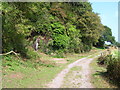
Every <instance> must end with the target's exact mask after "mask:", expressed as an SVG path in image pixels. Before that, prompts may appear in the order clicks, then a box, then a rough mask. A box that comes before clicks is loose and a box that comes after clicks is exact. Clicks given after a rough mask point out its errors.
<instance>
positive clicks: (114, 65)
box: [107, 58, 120, 84]
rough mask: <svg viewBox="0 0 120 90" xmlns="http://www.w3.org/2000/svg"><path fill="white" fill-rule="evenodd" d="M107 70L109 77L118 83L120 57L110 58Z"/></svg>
mask: <svg viewBox="0 0 120 90" xmlns="http://www.w3.org/2000/svg"><path fill="white" fill-rule="evenodd" d="M107 72H108V74H109V75H110V77H111V79H115V80H117V82H118V83H119V84H120V58H112V60H111V61H109V64H108V66H107Z"/></svg>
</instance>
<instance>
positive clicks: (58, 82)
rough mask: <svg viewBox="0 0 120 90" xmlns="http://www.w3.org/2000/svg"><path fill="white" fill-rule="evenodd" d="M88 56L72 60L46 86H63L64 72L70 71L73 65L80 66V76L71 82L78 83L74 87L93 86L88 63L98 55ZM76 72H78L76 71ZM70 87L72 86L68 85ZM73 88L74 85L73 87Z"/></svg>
mask: <svg viewBox="0 0 120 90" xmlns="http://www.w3.org/2000/svg"><path fill="white" fill-rule="evenodd" d="M90 57H91V55H90V56H88V57H85V58H82V59H79V60H77V61H75V62H73V63H72V64H69V65H68V66H67V68H65V69H64V70H62V71H61V72H60V73H59V74H58V75H57V76H56V77H55V78H54V79H53V80H52V82H50V83H49V84H48V86H47V87H48V88H61V86H63V84H64V82H63V81H64V79H65V78H64V77H65V76H66V74H67V73H68V72H69V71H70V69H71V68H73V67H75V66H81V67H82V70H80V71H79V75H80V76H81V77H80V78H79V79H78V80H77V81H76V80H75V79H74V80H75V81H74V80H72V81H71V82H74V83H80V85H79V86H77V87H76V88H93V86H92V85H91V83H90V67H89V64H90V62H91V61H92V60H94V58H96V57H98V55H97V56H95V57H92V58H90ZM74 73H75V72H74ZM76 73H78V71H76ZM70 88H72V87H70ZM74 88H75V87H74Z"/></svg>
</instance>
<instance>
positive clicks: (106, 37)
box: [95, 26, 116, 47]
mask: <svg viewBox="0 0 120 90" xmlns="http://www.w3.org/2000/svg"><path fill="white" fill-rule="evenodd" d="M105 41H107V42H110V43H112V44H115V42H116V41H115V37H114V36H112V31H111V29H110V28H109V27H108V26H104V30H103V32H102V33H101V36H100V38H99V39H98V42H97V43H96V45H95V46H96V47H104V43H105Z"/></svg>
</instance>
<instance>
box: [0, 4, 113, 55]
mask: <svg viewBox="0 0 120 90" xmlns="http://www.w3.org/2000/svg"><path fill="white" fill-rule="evenodd" d="M2 17H3V18H2V23H3V24H2V28H3V38H2V41H3V52H8V51H10V50H14V51H15V52H19V53H21V55H23V56H25V55H26V52H27V49H28V48H27V46H29V45H32V43H33V41H34V40H35V38H36V37H37V36H41V37H42V38H44V39H41V43H40V47H39V48H40V50H41V51H43V52H45V53H52V52H54V51H60V52H75V53H81V52H86V51H90V50H91V48H92V46H93V45H96V43H97V42H98V41H99V38H100V37H101V36H102V33H101V32H103V31H104V29H105V28H107V27H104V26H103V25H102V24H101V20H100V17H99V16H98V14H97V13H94V12H93V11H92V7H91V4H90V3H89V2H59V3H58V2H56V3H55V2H54V3H52V2H47V3H44V2H35V3H30V2H3V3H2ZM108 30H109V29H108ZM111 40H112V39H111ZM108 41H109V40H108Z"/></svg>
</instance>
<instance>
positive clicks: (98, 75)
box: [90, 59, 115, 88]
mask: <svg viewBox="0 0 120 90" xmlns="http://www.w3.org/2000/svg"><path fill="white" fill-rule="evenodd" d="M90 67H91V73H92V75H91V83H92V84H93V86H94V87H95V88H115V86H113V85H112V84H110V83H109V81H108V79H107V78H106V77H105V76H106V68H105V67H101V66H99V65H98V64H97V59H94V60H93V61H92V62H91V63H90Z"/></svg>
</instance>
